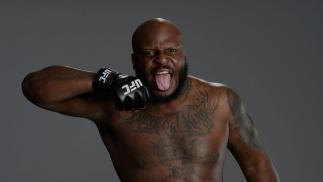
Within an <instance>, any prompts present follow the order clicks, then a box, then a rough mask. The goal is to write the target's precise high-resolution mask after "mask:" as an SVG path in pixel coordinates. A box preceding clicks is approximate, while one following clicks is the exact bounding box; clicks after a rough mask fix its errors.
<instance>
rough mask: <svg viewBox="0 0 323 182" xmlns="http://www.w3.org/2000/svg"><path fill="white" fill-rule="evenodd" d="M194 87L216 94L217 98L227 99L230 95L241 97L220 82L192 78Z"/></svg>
mask: <svg viewBox="0 0 323 182" xmlns="http://www.w3.org/2000/svg"><path fill="white" fill-rule="evenodd" d="M190 78H191V80H192V85H193V87H196V88H203V89H207V90H208V91H209V92H210V94H214V95H216V96H217V97H219V96H221V97H223V98H227V97H228V96H229V95H232V96H235V97H239V96H238V94H237V93H236V92H235V91H234V90H233V89H232V88H231V87H230V86H228V85H226V84H224V83H219V82H210V81H206V80H204V79H201V78H198V77H195V76H191V75H190Z"/></svg>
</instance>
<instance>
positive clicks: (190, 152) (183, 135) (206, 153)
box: [99, 93, 228, 163]
mask: <svg viewBox="0 0 323 182" xmlns="http://www.w3.org/2000/svg"><path fill="white" fill-rule="evenodd" d="M209 100H210V99H209V96H208V94H207V93H200V94H197V95H196V96H195V97H194V98H192V99H191V101H190V102H188V103H187V104H184V105H183V106H182V107H181V109H179V110H178V111H177V112H171V113H165V112H163V111H159V112H158V111H155V112H147V111H146V110H141V111H137V112H130V113H127V114H124V115H122V116H121V117H118V119H113V121H111V122H109V124H108V125H107V126H104V127H101V128H99V130H100V132H101V136H102V138H103V140H104V142H105V144H106V145H107V148H108V149H109V151H110V153H111V151H112V150H127V151H131V153H130V154H129V155H132V157H133V158H135V159H136V160H138V159H145V160H146V161H147V160H148V161H155V162H161V163H169V162H173V161H178V160H180V161H186V162H188V161H190V162H192V161H195V162H203V161H204V160H207V161H210V160H218V159H219V157H220V155H221V154H220V152H222V151H224V150H225V149H226V147H225V145H226V141H227V136H228V130H227V124H226V122H225V121H224V119H223V118H222V117H221V114H220V113H219V112H218V109H217V103H216V102H210V101H209ZM112 153H113V152H112ZM118 153H120V152H118Z"/></svg>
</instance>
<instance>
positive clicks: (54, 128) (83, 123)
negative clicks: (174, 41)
mask: <svg viewBox="0 0 323 182" xmlns="http://www.w3.org/2000/svg"><path fill="white" fill-rule="evenodd" d="M135 2H138V4H136V3H135ZM322 10H323V9H322V1H319V0H317V1H311V0H294V1H282V0H281V1H256V0H254V1H241V0H231V1H230V0H229V1H199V2H198V3H197V2H195V3H192V2H188V1H186V2H185V3H184V1H183V2H176V1H172V0H164V1H159V2H153V1H141V2H140V3H139V1H131V0H128V1H118V2H109V1H88V2H86V1H74V2H72V1H61V2H60V1H51V2H45V1H39V2H33V1H23V0H19V1H9V0H8V1H3V0H1V2H0V26H1V27H0V61H1V76H0V79H1V85H2V86H1V122H0V142H1V150H0V181H1V182H16V181H24V182H25V181H27V182H44V181H46V182H57V181H59V182H89V181H96V182H100V181H101V182H103V181H119V180H118V178H117V176H116V173H115V171H114V169H113V166H112V163H111V160H110V158H109V155H108V152H107V151H106V149H105V147H104V146H103V143H102V141H101V139H100V137H99V135H98V132H97V129H96V127H95V125H94V124H93V123H91V122H90V121H88V120H85V119H80V118H73V117H68V116H64V115H60V114H57V113H54V112H49V111H46V110H43V109H40V108H38V107H36V106H34V105H32V104H31V103H30V102H28V101H27V100H26V99H25V98H24V97H23V95H22V92H21V88H20V84H21V81H22V79H23V77H24V76H25V75H26V74H27V73H28V72H31V71H34V70H38V69H41V68H43V67H45V66H49V65H54V64H59V65H69V66H72V67H77V68H81V69H86V70H93V71H96V70H97V69H98V68H99V67H102V66H109V67H112V68H114V69H117V70H119V71H121V72H124V73H128V74H132V73H133V72H132V67H131V62H130V53H131V46H130V39H131V34H132V32H133V30H134V29H135V27H136V26H137V25H138V24H140V23H141V22H143V21H145V20H147V19H150V18H153V17H164V18H168V19H170V20H172V21H174V22H175V23H176V24H177V25H178V26H179V27H181V29H182V31H183V34H184V40H185V42H184V43H185V47H186V51H187V57H188V59H189V64H190V67H189V69H190V73H191V74H193V75H196V76H198V77H201V78H203V79H206V80H208V81H214V82H222V83H226V84H228V85H230V86H231V87H233V88H234V89H235V90H236V91H237V92H238V93H239V94H240V95H241V97H242V98H243V100H244V102H245V105H246V107H247V109H248V111H249V113H250V114H251V115H252V116H253V118H254V120H255V122H256V126H257V128H258V130H259V133H260V137H261V140H262V143H263V145H264V146H265V148H266V150H267V152H268V153H269V155H270V157H271V159H272V161H273V162H274V164H275V166H276V168H277V170H278V172H279V174H280V177H281V180H282V181H288V182H289V181H290V182H298V181H300V182H303V181H311V182H313V181H322V179H323V178H322V177H321V174H320V173H322V171H321V170H322V169H321V167H320V166H321V165H322V163H323V159H322V152H323V147H322V142H321V137H322V134H321V131H322V126H323V124H322V117H321V114H322V113H321V112H322V104H323V101H322V96H321V94H322V91H323V87H322V76H323V74H322V72H321V70H322V58H323V54H322V48H323V46H322V32H323V29H322V17H323V16H322ZM224 179H225V181H245V180H244V178H243V175H242V173H241V170H240V168H239V166H238V165H237V163H236V162H235V160H234V159H233V158H232V156H231V154H229V153H228V155H227V159H226V164H225V169H224Z"/></svg>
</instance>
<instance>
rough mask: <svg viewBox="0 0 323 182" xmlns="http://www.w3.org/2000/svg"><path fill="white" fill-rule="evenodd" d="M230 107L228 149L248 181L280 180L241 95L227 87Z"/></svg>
mask: <svg viewBox="0 0 323 182" xmlns="http://www.w3.org/2000/svg"><path fill="white" fill-rule="evenodd" d="M226 95H227V103H228V108H229V111H230V112H229V113H230V116H229V141H228V149H229V150H230V152H231V153H232V154H233V156H234V158H235V159H236V160H237V162H238V163H239V165H240V167H241V169H242V171H243V173H244V175H245V177H246V178H247V180H248V181H278V180H279V179H278V175H277V173H276V171H275V168H274V166H273V165H272V163H271V161H270V159H269V157H268V155H267V154H266V152H265V151H264V150H263V149H262V147H261V145H260V140H259V136H258V132H257V129H256V128H255V124H254V122H253V120H252V119H251V117H250V115H249V114H248V113H247V112H246V110H245V108H244V106H243V104H242V102H241V100H240V98H239V96H238V95H237V94H236V93H235V92H234V91H233V90H231V89H227V91H226Z"/></svg>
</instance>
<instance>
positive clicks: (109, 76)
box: [92, 68, 150, 111]
mask: <svg viewBox="0 0 323 182" xmlns="http://www.w3.org/2000/svg"><path fill="white" fill-rule="evenodd" d="M92 86H93V91H94V92H95V93H97V94H99V95H104V94H108V95H112V97H113V99H114V101H115V104H116V107H117V109H118V110H120V111H123V110H131V109H139V108H143V107H144V106H145V105H146V103H147V102H148V101H149V99H150V94H149V91H148V88H147V87H146V86H145V85H143V84H142V81H141V80H140V79H139V78H137V77H134V76H128V75H123V74H121V73H119V72H116V71H114V70H111V69H109V68H101V69H100V70H99V71H98V72H97V74H96V78H95V79H94V81H93V84H92Z"/></svg>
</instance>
